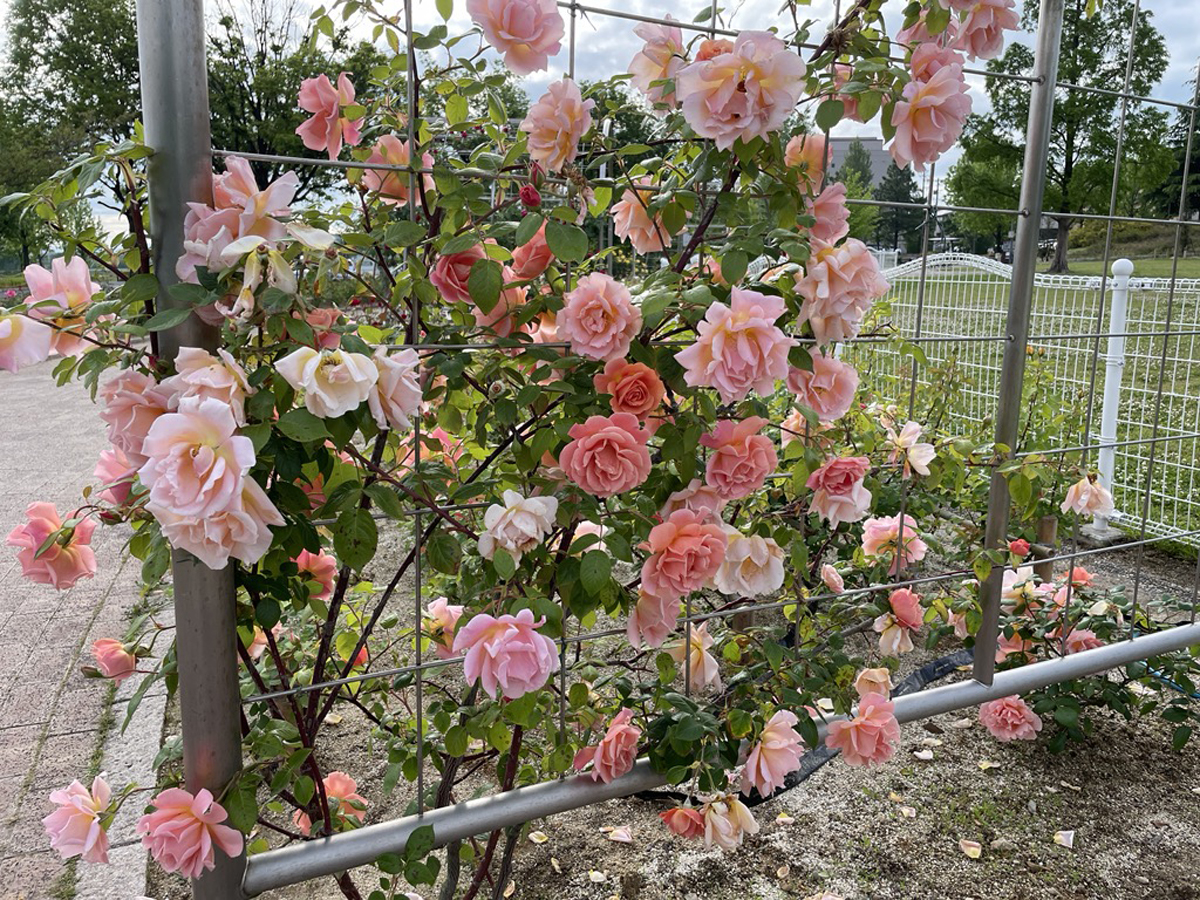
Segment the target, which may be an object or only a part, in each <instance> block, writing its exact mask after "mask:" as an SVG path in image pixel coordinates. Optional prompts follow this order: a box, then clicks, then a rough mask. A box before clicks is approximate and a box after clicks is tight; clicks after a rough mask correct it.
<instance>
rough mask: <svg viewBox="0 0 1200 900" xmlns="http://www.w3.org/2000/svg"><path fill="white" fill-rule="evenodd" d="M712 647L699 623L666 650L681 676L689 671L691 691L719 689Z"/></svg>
mask: <svg viewBox="0 0 1200 900" xmlns="http://www.w3.org/2000/svg"><path fill="white" fill-rule="evenodd" d="M676 515H678V513H676ZM658 527H659V528H662V527H663V526H661V525H659V526H658ZM712 645H713V639H712V636H711V635H710V634H709V633H708V623H707V622H701V623H700V624H699V625H693V626H692V628H691V636H690V639H689V638H687V637H685V638H684V639H682V640H680V641H679V642H678V643H675V644H672V645H671V646H670V647H668V648H667V653H668V654H669V655H670V657H671V658H672V659H673V660H675V665H676V666H677V667H678V669H679V673H680V674H681V675H682V674H684V672H685V670H689V669H690V673H689V675H690V677H689V678H688V684H689V685H690V687H691V689H692V690H693V691H697V692H699V691H703V690H705V689H707V688H710V687H711V688H712V689H713V690H716V691H719V690H720V689H721V667H720V666H719V665H718V664H717V660H716V658H715V657H714V656H713V655H712V654H711V653H709V652H708V650H709V648H710V647H712Z"/></svg>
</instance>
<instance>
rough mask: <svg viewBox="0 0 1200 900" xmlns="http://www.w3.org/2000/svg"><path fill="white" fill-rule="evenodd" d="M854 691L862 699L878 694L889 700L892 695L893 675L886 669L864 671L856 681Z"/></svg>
mask: <svg viewBox="0 0 1200 900" xmlns="http://www.w3.org/2000/svg"><path fill="white" fill-rule="evenodd" d="M854 690H855V692H856V693H857V694H858V696H859V697H860V698H862V697H865V696H867V694H878V695H879V696H881V697H884V698H887V697H891V695H892V675H891V673H890V672H889V671H888V670H887V669H886V668H884V667H882V666H881V667H880V668H877V669H863V670H862V671H861V672H859V673H858V677H857V678H855V679H854Z"/></svg>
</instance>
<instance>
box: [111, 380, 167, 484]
mask: <svg viewBox="0 0 1200 900" xmlns="http://www.w3.org/2000/svg"><path fill="white" fill-rule="evenodd" d="M100 399H101V400H102V401H103V402H104V408H103V409H102V410H100V418H101V419H103V420H104V421H105V423H107V425H108V440H109V442H110V443H111V444H112V445H113V446H114V447H115V448H117V449H118V450H120V451H121V452H122V453H124V454H125V458H126V459H128V460H129V464H130V465H131V466H136V467H137V468H139V469H140V468H141V467H142V466H143V465H145V464H146V455H145V454H144V453H143V452H142V444H143V443H144V442H145V440H146V435H147V434H148V433H149V431H150V426H151V425H153V424H154V422H155V420H156V419H158V417H159V416H161V415H163V414H164V413H165V412H167V409H168V408H169V406H170V401H171V392H170V391H169V390H167V389H166V388H164V387H163V386H162V385H160V384H159V383H158V382H157V381H155V380H154V379H153V378H151V377H150V376H149V375H145V374H143V373H141V372H138V371H136V370H134V369H126V370H124V371H123V372H121V373H119V374H118V375H117V376H116V377H115V378H113V379H112V380H111V381H109V382H108V383H107V384H105V385H104V387H102V388H100Z"/></svg>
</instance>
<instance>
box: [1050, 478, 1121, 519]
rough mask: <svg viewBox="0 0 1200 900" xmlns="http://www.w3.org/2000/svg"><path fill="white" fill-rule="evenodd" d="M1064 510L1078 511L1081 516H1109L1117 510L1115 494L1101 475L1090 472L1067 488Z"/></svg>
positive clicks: (1063, 504) (1063, 503)
mask: <svg viewBox="0 0 1200 900" xmlns="http://www.w3.org/2000/svg"><path fill="white" fill-rule="evenodd" d="M1061 509H1062V511H1063V512H1076V513H1078V514H1079V515H1081V516H1092V517H1093V518H1095V517H1100V518H1109V517H1111V516H1112V515H1113V513H1115V512H1116V511H1117V508H1116V506H1115V505H1114V504H1113V496H1112V494H1111V493H1109V490H1108V488H1106V487H1105V486H1104V485H1103V484H1102V483H1101V481H1100V476H1099V475H1096V474H1095V473H1094V472H1093V473H1090V474H1088V475H1086V476H1084V477H1083V478H1081V479H1079V481H1077V482H1075V483H1074V484H1073V485H1071V487H1070V488H1068V489H1067V496H1066V497H1065V498H1064V499H1063V502H1062V507H1061Z"/></svg>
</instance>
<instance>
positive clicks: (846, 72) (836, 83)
mask: <svg viewBox="0 0 1200 900" xmlns="http://www.w3.org/2000/svg"><path fill="white" fill-rule="evenodd" d="M853 78H854V67H853V66H850V65H847V64H846V63H834V65H833V95H832V99H834V100H841V101H842V121H843V122H861V121H863V118H862V116H861V115H859V112H858V95H857V94H843V93H842V92H841V90H842V88H843V87H845V86H846V85H847V84H849V83H850V82H851V81H852V80H853Z"/></svg>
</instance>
